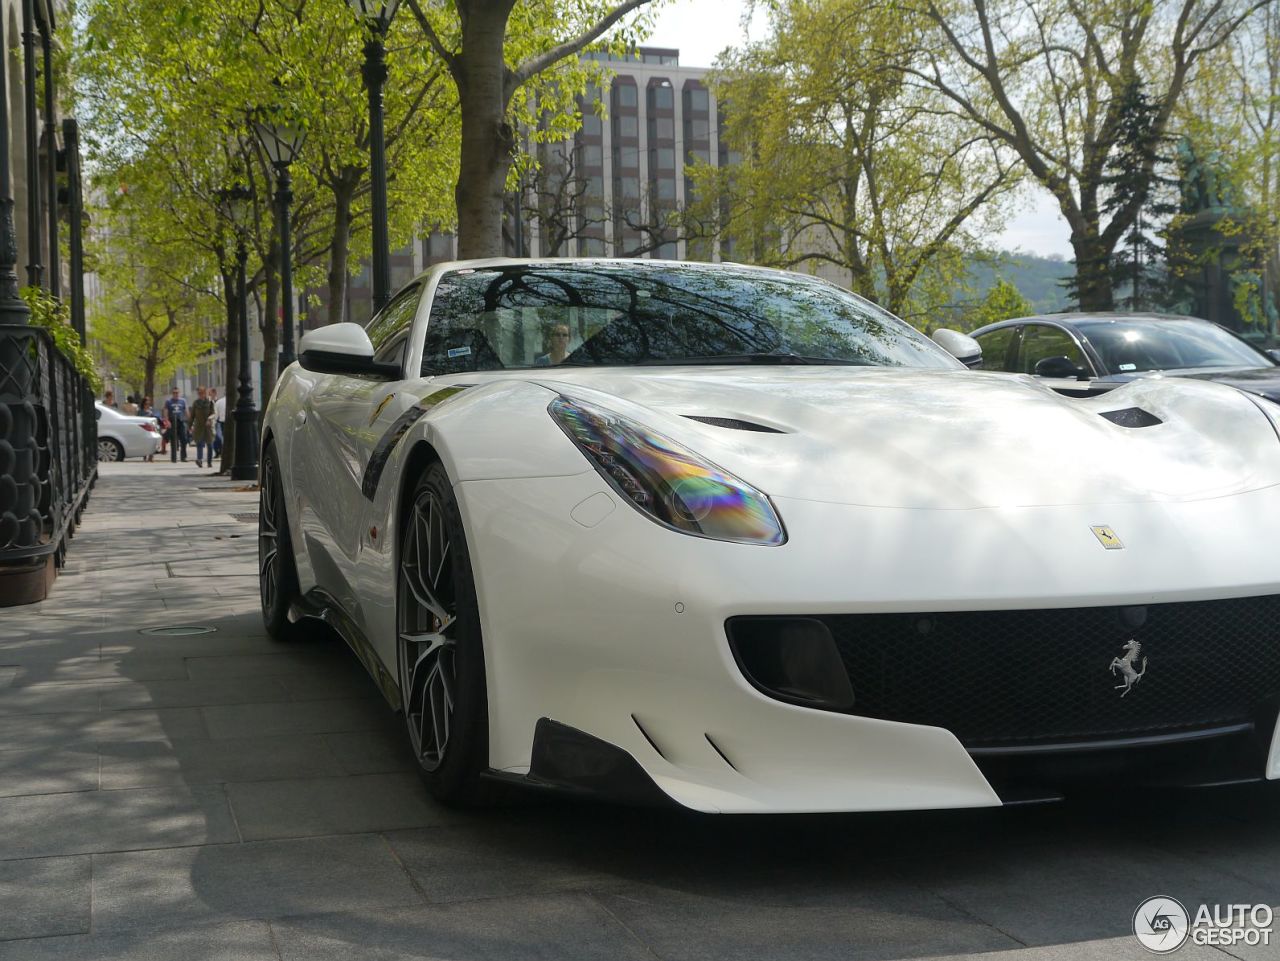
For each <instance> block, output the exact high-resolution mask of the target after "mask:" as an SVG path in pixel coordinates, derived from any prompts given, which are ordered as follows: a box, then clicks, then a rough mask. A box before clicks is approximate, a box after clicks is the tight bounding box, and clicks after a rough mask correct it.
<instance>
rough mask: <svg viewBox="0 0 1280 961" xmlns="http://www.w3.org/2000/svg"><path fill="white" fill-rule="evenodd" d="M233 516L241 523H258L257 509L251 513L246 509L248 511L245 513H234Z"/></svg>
mask: <svg viewBox="0 0 1280 961" xmlns="http://www.w3.org/2000/svg"><path fill="white" fill-rule="evenodd" d="M231 516H232V517H234V518H235V519H236V520H238V521H239V522H240V523H241V524H256V523H258V512H257V511H253V512H252V513H250V512H248V511H246V512H245V513H243V514H232V515H231Z"/></svg>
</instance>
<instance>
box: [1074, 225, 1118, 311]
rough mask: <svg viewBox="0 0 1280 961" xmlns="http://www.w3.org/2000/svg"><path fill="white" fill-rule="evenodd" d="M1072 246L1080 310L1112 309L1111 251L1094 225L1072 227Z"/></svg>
mask: <svg viewBox="0 0 1280 961" xmlns="http://www.w3.org/2000/svg"><path fill="white" fill-rule="evenodd" d="M1071 249H1072V250H1074V251H1075V254H1076V299H1077V300H1079V301H1080V309H1081V310H1112V309H1113V308H1114V306H1115V299H1114V297H1113V296H1112V290H1111V270H1110V265H1111V255H1110V251H1108V250H1107V249H1106V246H1105V244H1103V242H1102V239H1101V238H1100V237H1099V236H1098V231H1097V227H1096V226H1094V227H1092V228H1091V229H1086V230H1085V231H1083V232H1081V231H1073V232H1072V234H1071Z"/></svg>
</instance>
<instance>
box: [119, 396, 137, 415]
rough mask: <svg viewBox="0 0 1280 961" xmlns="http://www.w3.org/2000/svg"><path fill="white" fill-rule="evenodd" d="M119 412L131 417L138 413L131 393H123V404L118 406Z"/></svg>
mask: <svg viewBox="0 0 1280 961" xmlns="http://www.w3.org/2000/svg"><path fill="white" fill-rule="evenodd" d="M120 413H122V414H128V415H129V416H131V417H132V416H134V415H136V414H137V413H138V402H137V401H136V400H135V399H134V397H133V395H132V394H125V396H124V406H123V407H122V408H120Z"/></svg>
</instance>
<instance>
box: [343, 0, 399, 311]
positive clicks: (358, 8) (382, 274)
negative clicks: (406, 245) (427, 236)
mask: <svg viewBox="0 0 1280 961" xmlns="http://www.w3.org/2000/svg"><path fill="white" fill-rule="evenodd" d="M347 3H349V4H350V5H351V9H352V10H353V11H355V15H356V16H357V17H359V18H360V20H361V22H362V23H364V24H365V25H366V26H367V27H368V28H369V40H368V42H367V43H365V45H364V69H363V70H362V71H361V73H362V74H363V76H364V85H365V87H366V88H368V91H369V186H370V192H371V194H372V198H371V199H372V203H373V210H372V214H373V312H374V313H377V312H378V311H379V310H381V309H382V307H383V305H384V304H386V302H387V300H388V298H389V297H390V296H391V242H390V240H389V239H388V237H387V145H386V138H385V136H384V133H383V129H382V84H383V83H384V82H385V81H386V79H387V63H386V47H385V44H384V41H385V39H386V36H387V29H388V28H389V27H390V26H391V20H392V18H393V17H394V16H395V15H396V9H397V8H398V7H399V6H400V0H347Z"/></svg>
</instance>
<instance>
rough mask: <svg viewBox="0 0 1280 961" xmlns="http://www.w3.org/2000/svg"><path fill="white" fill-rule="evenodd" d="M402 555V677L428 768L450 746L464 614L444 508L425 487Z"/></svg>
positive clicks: (417, 746)
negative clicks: (456, 633) (458, 609)
mask: <svg viewBox="0 0 1280 961" xmlns="http://www.w3.org/2000/svg"><path fill="white" fill-rule="evenodd" d="M403 544H404V546H403V549H402V553H401V555H400V557H401V560H400V614H399V622H400V624H399V628H400V676H401V677H402V678H405V679H406V680H407V682H408V687H407V690H406V691H405V714H406V718H407V720H408V723H409V737H410V738H411V739H412V741H413V749H414V751H415V752H416V753H417V755H418V760H419V762H420V763H421V764H422V768H423V770H424V771H434V770H435V769H436V768H438V767H439V766H440V762H441V761H442V760H443V759H444V756H445V751H447V750H448V748H449V730H450V727H451V726H452V724H453V712H454V704H455V700H456V696H457V695H456V691H457V665H456V663H455V655H456V653H457V644H458V642H457V639H456V638H455V637H454V636H453V632H454V631H455V630H456V627H457V622H458V617H457V612H456V606H457V605H456V602H455V599H454V587H453V566H452V563H451V559H450V557H449V547H450V540H449V532H448V530H447V529H446V526H445V515H444V509H443V507H442V505H441V504H440V502H439V500H438V499H437V497H436V494H435V492H434V491H432V490H430V489H429V488H428V489H424V490H420V491H419V492H418V494H417V496H416V497H415V499H414V502H413V506H412V508H410V510H409V513H408V515H407V517H406V518H405V527H404V542H403Z"/></svg>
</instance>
